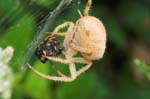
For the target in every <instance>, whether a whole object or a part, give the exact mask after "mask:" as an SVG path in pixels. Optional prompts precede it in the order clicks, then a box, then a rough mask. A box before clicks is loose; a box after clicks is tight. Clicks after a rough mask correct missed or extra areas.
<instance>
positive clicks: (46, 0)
mask: <svg viewBox="0 0 150 99" xmlns="http://www.w3.org/2000/svg"><path fill="white" fill-rule="evenodd" d="M56 1H57V2H58V1H59V2H60V1H61V0H34V2H36V3H37V4H39V5H42V6H49V5H50V4H53V3H55V2H56Z"/></svg>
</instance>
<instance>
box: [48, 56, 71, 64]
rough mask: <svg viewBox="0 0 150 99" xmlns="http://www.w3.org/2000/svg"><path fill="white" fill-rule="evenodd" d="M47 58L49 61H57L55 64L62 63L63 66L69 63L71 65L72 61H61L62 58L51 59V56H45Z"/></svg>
mask: <svg viewBox="0 0 150 99" xmlns="http://www.w3.org/2000/svg"><path fill="white" fill-rule="evenodd" d="M45 57H46V58H47V59H48V60H51V61H55V62H60V63H63V64H69V63H71V60H69V59H61V58H57V57H49V56H45Z"/></svg>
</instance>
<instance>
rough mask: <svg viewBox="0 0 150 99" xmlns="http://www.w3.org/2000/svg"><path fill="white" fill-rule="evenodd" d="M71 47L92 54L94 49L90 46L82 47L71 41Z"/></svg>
mask: <svg viewBox="0 0 150 99" xmlns="http://www.w3.org/2000/svg"><path fill="white" fill-rule="evenodd" d="M70 47H71V48H73V49H74V50H76V51H79V52H81V53H85V54H92V51H91V49H90V48H82V47H79V46H77V45H75V44H74V43H70Z"/></svg>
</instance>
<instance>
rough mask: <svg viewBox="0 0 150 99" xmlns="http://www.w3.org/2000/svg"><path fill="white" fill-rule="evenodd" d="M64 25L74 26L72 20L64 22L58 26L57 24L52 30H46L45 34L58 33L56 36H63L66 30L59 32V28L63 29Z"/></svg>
mask: <svg viewBox="0 0 150 99" xmlns="http://www.w3.org/2000/svg"><path fill="white" fill-rule="evenodd" d="M64 27H74V23H73V22H69V21H67V22H65V23H63V24H61V25H59V26H57V27H56V28H55V29H54V31H53V32H46V34H51V35H52V36H53V35H58V36H65V35H66V32H59V31H60V30H61V29H63V28H64Z"/></svg>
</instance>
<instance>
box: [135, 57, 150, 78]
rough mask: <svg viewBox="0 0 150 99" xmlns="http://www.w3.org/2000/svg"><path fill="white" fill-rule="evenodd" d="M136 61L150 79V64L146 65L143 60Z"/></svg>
mask: <svg viewBox="0 0 150 99" xmlns="http://www.w3.org/2000/svg"><path fill="white" fill-rule="evenodd" d="M134 63H135V64H136V65H138V66H139V68H140V69H141V70H142V71H143V72H144V74H146V76H147V78H148V80H150V66H148V65H146V64H145V63H144V62H143V61H141V60H139V59H135V60H134Z"/></svg>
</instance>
